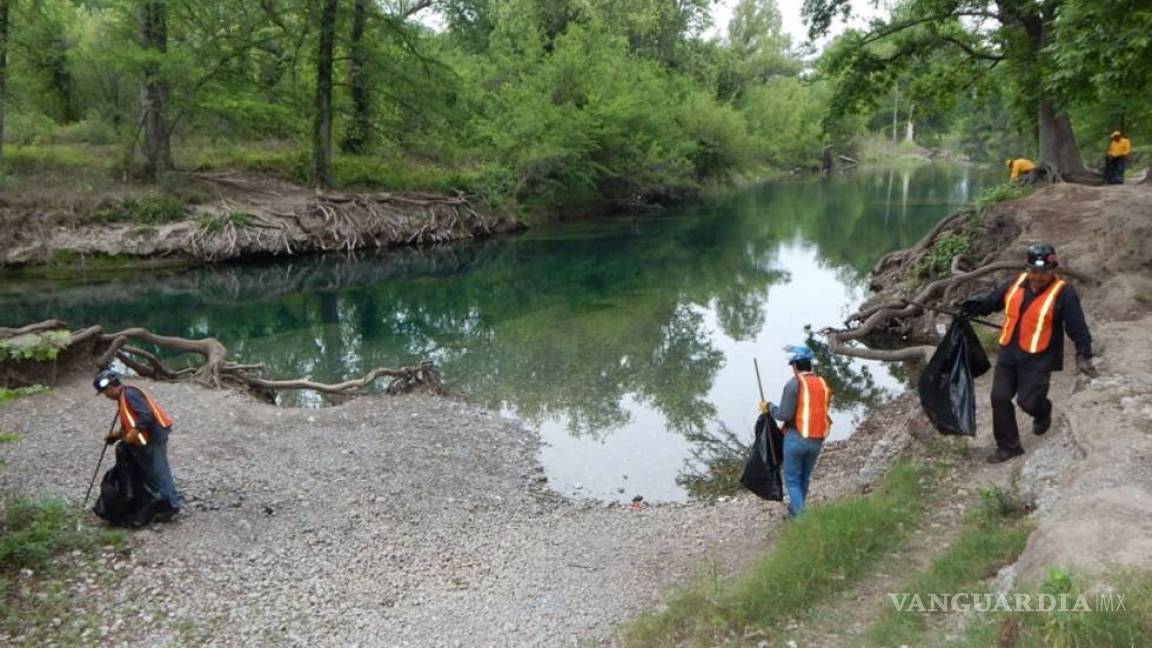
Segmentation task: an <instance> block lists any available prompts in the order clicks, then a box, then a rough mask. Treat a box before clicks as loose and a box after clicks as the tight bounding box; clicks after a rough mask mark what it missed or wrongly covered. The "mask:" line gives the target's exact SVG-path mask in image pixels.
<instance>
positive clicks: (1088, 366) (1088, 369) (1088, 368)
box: [1076, 355, 1100, 378]
mask: <svg viewBox="0 0 1152 648" xmlns="http://www.w3.org/2000/svg"><path fill="white" fill-rule="evenodd" d="M1076 371H1079V372H1080V373H1082V374H1084V375H1085V376H1088V377H1089V378H1096V377H1098V376H1099V375H1100V372H1099V371H1096V365H1094V364H1092V358H1089V357H1088V356H1086V355H1077V356H1076Z"/></svg>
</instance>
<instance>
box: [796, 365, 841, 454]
mask: <svg viewBox="0 0 1152 648" xmlns="http://www.w3.org/2000/svg"><path fill="white" fill-rule="evenodd" d="M796 378H797V380H798V382H799V383H800V391H799V393H798V394H797V395H796V431H797V432H799V433H800V436H802V437H804V438H805V439H823V438H824V437H826V436H828V402H829V401H830V400H832V390H830V389H828V383H826V382H824V379H823V378H821V377H820V376H817V375H816V374H814V373H802V374H799V375H798V376H796Z"/></svg>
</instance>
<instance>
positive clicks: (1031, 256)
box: [1028, 243, 1060, 270]
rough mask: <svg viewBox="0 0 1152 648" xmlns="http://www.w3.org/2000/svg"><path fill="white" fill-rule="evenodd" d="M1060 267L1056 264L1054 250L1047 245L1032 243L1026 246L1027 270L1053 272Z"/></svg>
mask: <svg viewBox="0 0 1152 648" xmlns="http://www.w3.org/2000/svg"><path fill="white" fill-rule="evenodd" d="M1058 265H1060V264H1059V263H1057V262H1056V248H1054V247H1052V246H1051V245H1049V244H1047V243H1033V244H1032V245H1029V246H1028V269H1029V270H1054V269H1056V266H1058Z"/></svg>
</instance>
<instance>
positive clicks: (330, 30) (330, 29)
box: [312, 0, 339, 188]
mask: <svg viewBox="0 0 1152 648" xmlns="http://www.w3.org/2000/svg"><path fill="white" fill-rule="evenodd" d="M338 4H339V2H338V0H324V5H323V8H322V10H321V13H320V44H319V48H318V52H317V55H316V114H315V115H314V116H313V119H312V183H313V184H314V185H315V186H316V187H320V188H327V187H331V186H332V49H333V42H334V41H335V40H336V10H337V5H338Z"/></svg>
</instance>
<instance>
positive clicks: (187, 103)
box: [0, 0, 1152, 220]
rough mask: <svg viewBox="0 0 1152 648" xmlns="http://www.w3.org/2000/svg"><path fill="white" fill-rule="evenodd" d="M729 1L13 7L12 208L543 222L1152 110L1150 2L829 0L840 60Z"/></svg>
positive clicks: (990, 148)
mask: <svg viewBox="0 0 1152 648" xmlns="http://www.w3.org/2000/svg"><path fill="white" fill-rule="evenodd" d="M713 5H714V3H713V2H712V1H711V0H628V1H626V2H622V1H619V0H218V1H213V2H204V1H201V0H166V1H156V0H0V134H2V138H0V141H2V142H3V148H2V149H0V204H3V203H8V204H35V203H36V202H37V201H41V202H53V201H54V202H56V203H59V202H60V201H62V200H66V201H71V203H72V204H81V203H86V202H92V203H98V202H100V201H105V202H106V201H107V200H110V199H112V198H109V195H112V196H114V197H115V200H121V201H123V200H130V201H132V204H133V205H135V211H136V212H137V213H138V214H143V215H152V216H151V217H153V218H156V219H163V218H164V214H165V213H167V212H173V213H176V214H179V213H180V212H181V211H182V208H183V205H184V204H186V203H192V202H196V201H197V200H203V199H206V197H205V196H200V195H197V192H196V190H195V186H194V183H188V182H186V181H185V180H186V178H187V176H188V174H195V173H203V172H211V171H215V170H249V171H256V172H261V173H269V174H274V175H277V176H281V177H283V178H285V179H289V180H292V181H294V182H298V183H301V184H311V185H315V186H318V187H336V188H341V189H349V190H432V191H444V192H451V191H462V192H465V193H467V194H470V195H472V196H475V197H477V198H479V199H480V200H482V201H484V202H486V203H487V204H488V205H489V206H491V207H493V208H496V209H501V210H505V211H509V212H513V213H517V214H519V215H521V216H526V217H527V218H529V220H531V219H542V218H551V217H558V216H559V217H563V216H573V215H579V214H586V213H590V212H592V211H596V210H602V209H604V208H610V207H620V208H628V207H633V206H637V205H641V204H646V203H653V202H672V201H677V200H681V199H683V198H685V197H688V196H691V195H692V194H694V193H695V192H697V191H699V190H700V189H701V188H703V187H707V186H709V185H712V184H717V183H726V182H731V181H733V180H738V179H741V178H761V177H765V176H769V175H772V174H777V173H781V172H789V171H796V170H805V171H810V170H815V169H818V168H819V167H820V165H821V161H822V160H827V159H829V158H830V157H831V158H832V159H838V158H836V157H835V156H839V155H846V156H849V157H854V158H861V157H863V158H875V157H878V156H899V155H904V154H916V153H918V152H919V153H921V154H922V153H923V150H922V149H919V148H918V147H920V146H923V147H930V148H937V149H943V150H945V151H949V152H952V153H956V154H962V155H965V156H968V157H969V158H971V159H974V160H983V161H993V162H997V163H1000V164H1002V163H1003V160H1004V159H1005V158H1006V157H1015V156H1027V157H1032V158H1033V159H1039V160H1041V161H1045V160H1046V161H1048V162H1050V163H1052V164H1053V165H1054V166H1055V167H1056V168H1058V169H1060V170H1061V171H1063V172H1065V173H1073V172H1078V171H1079V169H1078V168H1073V167H1077V165H1082V166H1087V167H1089V168H1096V167H1098V166H1099V164H1100V161H1101V158H1102V154H1103V150H1104V148H1105V146H1106V140H1107V135H1108V133H1109V132H1110V131H1112V130H1113V129H1117V128H1120V129H1123V130H1125V131H1127V132H1131V133H1133V134H1134V142H1135V143H1136V144H1137V146H1138V147H1139V145H1140V143H1141V142H1140V135H1139V134H1140V133H1146V132H1148V130H1149V127H1150V126H1152V108H1150V104H1152V102H1150V101H1149V100H1150V99H1152V92H1150V90H1149V88H1150V84H1149V83H1148V81H1149V76H1148V75H1149V73H1150V72H1152V36H1150V35H1152V8H1149V7H1148V6H1147V3H1142V2H1132V1H1131V0H1043V1H1038V0H1000V1H999V2H981V1H978V0H903V1H899V2H893V3H891V4H890V5H888V6H887V9H888V10H887V11H881V12H880V13H881V14H883V15H882V17H878V18H874V19H871V20H870V21H868V22H861V21H856V22H855V23H853V24H854V25H856V27H854V28H849V29H844V30H843V31H840V32H839V33H838V34H837V35H835V36H834V37H832V38H826V36H827V35H828V34H829V33H831V32H832V30H833V27H834V25H836V24H837V23H838V22H842V21H843V20H844V18H845V17H846V16H848V15H851V14H852V12H853V7H852V5H851V3H850V2H848V1H846V0H806V2H805V3H804V17H805V20H806V23H807V24H808V26H809V27H810V29H811V32H810V37H811V38H812V39H813V40H812V42H822V43H823V44H824V46H823V47H822V49H820V50H819V51H818V50H817V49H816V48H815V47H814V46H812V45H810V44H806V43H800V42H793V40H792V39H791V38H790V37H789V36H788V35H787V34H786V33H785V32H784V31H783V29H782V26H781V16H780V11H779V8H778V7H777V5H776V3H775V0H739V1H738V2H736V3H735V5H734V7H733V10H732V17H731V19H730V20H729V21H728V24H727V25H726V28H724V29H718V28H716V27H715V26H714V25H713V24H712V19H713V9H714V6H713ZM856 9H857V10H858V9H859V7H857V8H856ZM875 12H876V10H875V9H873V10H872V13H875ZM1069 151H1071V152H1072V153H1075V156H1076V157H1075V159H1073V158H1070V157H1069ZM1081 152H1083V153H1082V154H1081ZM1081 159H1082V160H1083V161H1082V162H1081ZM110 187H111V188H115V189H116V191H115V192H113V193H112V194H109V193H108V191H109V188H110ZM125 196H130V198H125Z"/></svg>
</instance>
